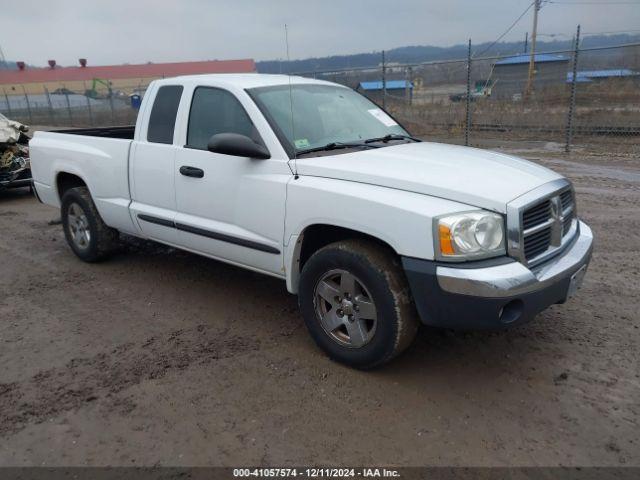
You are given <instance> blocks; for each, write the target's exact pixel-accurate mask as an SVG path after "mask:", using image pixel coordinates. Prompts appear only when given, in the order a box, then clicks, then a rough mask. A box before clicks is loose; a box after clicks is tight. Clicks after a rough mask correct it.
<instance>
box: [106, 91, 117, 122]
mask: <svg viewBox="0 0 640 480" xmlns="http://www.w3.org/2000/svg"><path fill="white" fill-rule="evenodd" d="M108 95H109V106H110V107H111V125H115V124H116V112H115V109H114V106H113V94H112V93H111V89H109V94H108Z"/></svg>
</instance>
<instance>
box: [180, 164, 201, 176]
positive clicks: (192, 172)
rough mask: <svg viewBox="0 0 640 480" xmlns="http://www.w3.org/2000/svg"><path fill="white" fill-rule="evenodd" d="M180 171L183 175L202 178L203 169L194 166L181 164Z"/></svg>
mask: <svg viewBox="0 0 640 480" xmlns="http://www.w3.org/2000/svg"><path fill="white" fill-rule="evenodd" d="M180 173H181V174H182V175H184V176H185V177H194V178H202V177H204V170H202V169H201V168H196V167H188V166H186V165H183V166H182V167H180Z"/></svg>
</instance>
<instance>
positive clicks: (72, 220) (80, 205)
mask: <svg viewBox="0 0 640 480" xmlns="http://www.w3.org/2000/svg"><path fill="white" fill-rule="evenodd" d="M61 216H62V227H63V229H64V235H65V237H66V239H67V243H68V244H69V246H70V247H71V249H72V250H73V252H74V253H75V254H76V255H77V256H78V257H79V258H81V259H82V260H84V261H85V262H97V261H100V260H102V259H104V258H106V257H107V256H108V255H109V254H111V253H112V252H113V251H114V250H115V248H116V246H117V242H118V231H117V230H115V229H113V228H110V227H108V226H107V225H106V224H105V223H104V221H103V220H102V218H101V217H100V214H99V213H98V210H97V209H96V206H95V204H94V203H93V200H92V199H91V195H90V194H89V190H88V189H87V188H86V187H76V188H70V189H69V190H67V191H66V192H65V193H64V195H63V196H62V206H61Z"/></svg>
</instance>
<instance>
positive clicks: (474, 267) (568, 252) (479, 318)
mask: <svg viewBox="0 0 640 480" xmlns="http://www.w3.org/2000/svg"><path fill="white" fill-rule="evenodd" d="M592 250H593V234H592V232H591V229H590V228H589V227H588V226H587V225H586V224H585V223H583V222H580V225H579V234H578V235H577V236H576V238H575V239H574V240H573V241H572V243H571V244H570V245H569V246H568V247H567V248H566V249H565V250H564V251H563V252H562V253H560V254H559V255H557V256H556V257H554V258H552V259H550V260H549V261H547V262H545V263H543V264H541V265H538V266H536V267H535V268H532V269H529V268H527V267H526V266H524V265H523V264H522V263H520V262H517V261H515V260H513V259H511V258H508V257H503V258H499V259H492V260H486V261H480V262H469V263H465V264H457V265H455V264H451V263H443V262H433V261H429V260H419V259H415V258H409V257H403V258H402V264H403V266H404V269H405V272H406V274H407V278H408V280H409V285H410V287H411V293H412V295H413V298H414V301H415V304H416V308H417V309H418V313H419V314H420V318H421V319H422V321H423V323H425V324H428V325H433V326H439V327H446V328H461V329H482V328H499V327H504V326H507V325H512V324H516V323H523V322H526V321H528V320H531V319H532V318H533V317H534V316H535V315H536V314H538V313H540V312H541V311H542V310H544V309H545V308H547V307H549V306H550V305H553V304H555V303H563V302H564V301H565V300H566V299H567V297H568V296H569V295H570V294H571V293H573V292H572V291H571V290H572V289H574V288H575V286H576V283H577V281H579V280H580V279H579V278H578V279H576V277H581V276H582V275H584V272H585V270H586V268H587V266H588V264H589V261H590V260H591V252H592Z"/></svg>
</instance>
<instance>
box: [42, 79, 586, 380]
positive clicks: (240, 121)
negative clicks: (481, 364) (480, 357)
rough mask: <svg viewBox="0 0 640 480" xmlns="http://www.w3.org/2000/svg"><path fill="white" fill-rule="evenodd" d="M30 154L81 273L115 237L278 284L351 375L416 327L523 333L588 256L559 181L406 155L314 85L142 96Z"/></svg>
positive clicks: (535, 170)
mask: <svg viewBox="0 0 640 480" xmlns="http://www.w3.org/2000/svg"><path fill="white" fill-rule="evenodd" d="M30 150H31V159H32V170H33V177H34V187H35V191H36V194H37V196H38V198H39V199H40V200H41V201H42V202H44V203H46V204H49V205H53V206H56V207H60V208H61V212H62V225H63V228H64V233H65V235H66V238H67V241H68V243H69V245H70V247H71V249H72V250H73V251H74V252H75V254H76V255H77V256H78V257H80V258H81V259H82V260H85V261H89V262H93V261H97V260H101V259H103V258H104V257H106V256H107V255H108V254H109V253H110V252H112V251H113V249H114V248H115V247H116V245H117V239H118V233H119V232H123V233H126V234H129V235H135V236H138V237H142V238H147V239H152V240H156V241H158V242H162V243H165V244H168V245H172V246H174V247H177V248H181V249H184V250H188V251H191V252H194V253H197V254H201V255H205V256H207V257H211V258H214V259H217V260H221V261H224V262H228V263H231V264H233V265H237V266H240V267H244V268H248V269H251V270H254V271H257V272H261V273H265V274H267V275H272V276H274V277H278V278H281V279H283V280H285V281H286V286H287V290H288V291H289V292H291V293H292V294H297V295H298V298H299V305H300V309H301V311H302V315H303V317H304V320H305V323H306V325H307V327H308V329H309V331H310V333H311V335H312V336H313V338H314V340H315V341H316V342H317V344H318V345H319V346H320V347H321V348H322V349H324V350H325V351H326V352H327V354H328V355H329V356H330V357H331V358H333V359H336V360H338V361H341V362H344V363H346V364H349V365H352V366H354V367H358V368H371V367H375V366H378V365H381V364H383V363H385V362H387V361H388V360H390V359H391V358H393V357H394V356H396V355H397V354H398V353H400V352H402V351H403V350H404V349H406V348H407V346H409V345H410V343H411V341H412V340H413V338H414V336H415V334H416V331H417V328H418V325H419V324H420V321H421V322H422V323H424V324H427V325H434V326H440V327H446V328H464V329H480V328H496V327H503V326H508V325H514V324H518V323H521V322H524V321H527V320H529V319H531V318H532V317H533V316H534V315H536V314H537V313H539V312H540V311H542V310H543V309H545V308H546V307H548V306H549V305H552V304H556V303H562V302H564V301H565V300H566V299H567V298H568V297H569V296H570V295H571V294H573V293H574V291H575V290H576V289H577V287H578V286H579V285H580V283H581V281H582V278H583V277H584V273H585V271H586V268H587V265H588V263H589V260H590V257H591V252H592V241H593V237H592V234H591V230H590V229H589V227H588V226H587V225H585V224H584V223H583V222H581V221H580V220H578V217H577V210H576V204H575V195H574V191H573V188H572V185H571V183H570V182H569V181H568V180H567V179H565V178H563V177H562V176H560V175H558V174H557V173H554V172H552V171H551V170H548V169H546V168H544V167H541V166H538V165H535V164H533V163H530V162H528V161H526V160H522V159H519V158H515V157H511V156H507V155H503V154H500V153H495V152H489V151H483V150H477V149H472V148H465V147H459V146H452V145H443V144H438V143H430V142H423V141H420V140H418V139H416V138H413V137H411V136H410V134H409V133H408V132H407V131H406V130H405V129H404V128H403V127H401V126H400V125H399V124H398V123H397V122H396V121H395V120H394V119H393V118H392V117H391V116H389V115H388V114H387V113H386V112H384V111H383V110H381V109H380V108H379V107H378V106H376V105H375V104H373V103H372V102H370V101H369V100H367V99H366V98H364V97H362V96H361V95H359V94H358V93H356V92H354V91H353V90H351V89H349V88H346V87H344V86H341V85H336V84H333V83H329V82H323V81H317V80H311V79H305V78H298V77H289V76H281V75H259V74H247V75H203V76H190V77H179V78H170V79H164V80H158V81H155V82H153V83H152V84H151V85H150V87H149V89H148V90H147V92H146V95H145V97H144V101H143V103H142V106H141V109H140V113H139V116H138V120H137V124H136V126H135V130H134V128H133V127H115V128H101V129H84V130H70V131H66V132H37V133H36V134H35V136H34V138H33V139H32V140H31V142H30Z"/></svg>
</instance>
